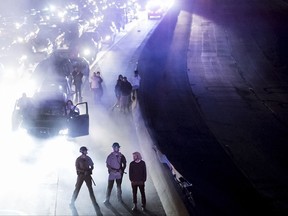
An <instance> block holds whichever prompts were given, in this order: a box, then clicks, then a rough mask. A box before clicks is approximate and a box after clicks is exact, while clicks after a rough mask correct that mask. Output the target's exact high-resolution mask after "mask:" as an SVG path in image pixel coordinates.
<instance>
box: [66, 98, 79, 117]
mask: <svg viewBox="0 0 288 216" xmlns="http://www.w3.org/2000/svg"><path fill="white" fill-rule="evenodd" d="M79 114H80V110H79V108H78V107H76V106H75V105H74V104H73V102H72V101H71V100H68V101H67V102H66V115H67V116H68V118H73V117H75V116H77V115H79Z"/></svg>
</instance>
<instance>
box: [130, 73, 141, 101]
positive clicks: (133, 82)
mask: <svg viewBox="0 0 288 216" xmlns="http://www.w3.org/2000/svg"><path fill="white" fill-rule="evenodd" d="M140 81H141V77H140V75H139V72H138V70H135V71H134V76H133V77H132V78H131V85H132V100H135V99H136V96H137V97H138V90H139V87H140Z"/></svg>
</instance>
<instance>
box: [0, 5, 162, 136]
mask: <svg viewBox="0 0 288 216" xmlns="http://www.w3.org/2000/svg"><path fill="white" fill-rule="evenodd" d="M44 2H45V1H44ZM56 2H57V1H56ZM146 3H147V2H146V0H139V2H137V1H136V0H125V1H122V0H121V1H120V0H118V1H111V2H108V1H105V2H102V1H92V0H81V1H75V2H73V1H67V3H66V4H64V5H61V6H58V7H55V6H52V5H49V7H48V6H47V5H45V7H43V5H41V8H37V9H36V8H33V9H30V10H28V11H26V13H25V14H24V15H23V16H20V17H19V16H18V17H17V20H18V22H17V23H18V24H17V25H16V24H15V23H16V22H15V19H16V17H9V19H8V17H0V18H1V19H2V21H3V22H1V23H0V25H1V26H0V34H1V37H0V38H2V33H3V32H2V31H1V27H2V28H3V29H4V26H5V25H8V23H9V25H11V26H10V27H11V28H7V26H6V27H5V28H6V30H7V29H8V30H9V31H11V34H10V39H11V40H9V41H10V42H9V43H4V44H1V45H2V46H1V50H0V68H1V70H2V71H1V76H2V74H9V75H12V74H14V76H11V78H12V79H18V78H20V77H21V76H23V74H24V73H26V74H27V72H28V71H29V70H30V79H31V80H33V82H34V83H35V86H33V89H35V91H33V94H32V95H31V96H28V98H26V99H27V100H28V101H29V104H28V105H29V112H28V113H27V114H25V113H23V106H21V100H20V99H19V100H17V101H16V103H15V106H14V110H13V113H12V129H13V130H17V129H19V128H25V129H26V130H27V131H28V132H29V133H31V134H38V135H39V134H40V135H49V136H50V135H58V134H65V135H69V136H72V137H77V136H84V135H88V134H89V113H88V103H87V102H81V103H79V104H76V106H77V107H78V109H79V110H80V111H81V112H80V114H79V115H77V116H73V118H70V116H67V112H66V109H65V106H66V102H67V100H73V97H74V91H73V90H72V87H71V86H72V81H71V75H72V72H73V68H74V67H81V71H82V72H83V73H84V75H86V77H89V70H90V69H89V65H91V64H92V63H93V62H94V61H95V60H96V57H97V54H98V52H99V51H100V50H101V49H102V46H105V45H106V46H110V45H112V44H113V43H114V42H115V37H116V34H117V33H118V32H119V31H121V29H124V28H125V25H126V24H127V22H131V21H133V19H137V11H138V10H139V9H140V8H141V5H145V6H146ZM148 5H149V4H148ZM154 5H155V4H153V9H152V7H151V10H148V18H149V19H150V18H151V17H159V18H161V17H162V16H163V14H164V9H163V8H162V6H161V10H158V9H159V8H157V7H156V9H154ZM142 7H143V6H142ZM149 7H150V6H149ZM153 10H156V11H155V12H153V14H151V13H152V12H151V11H153ZM8 20H10V22H8ZM4 21H5V22H4ZM13 23H14V25H12V24H13ZM12 26H14V27H15V28H16V26H17V30H20V29H21V32H22V37H20V36H19V35H18V34H14V33H12V32H18V31H17V30H15V28H13V27H12ZM19 32H20V31H19ZM23 32H25V34H24V33H23ZM6 33H7V32H6ZM8 35H9V34H8ZM8 35H7V37H8ZM11 35H12V36H13V37H11ZM20 38H21V39H20ZM8 59H9V60H11V61H8ZM8 63H10V65H9V67H8ZM10 67H11V68H10ZM12 67H14V68H12ZM20 69H21V70H20ZM5 78H7V76H6V77H4V79H5ZM1 79H3V77H1ZM30 87H32V86H30ZM21 99H22V98H21ZM76 125H77V130H76V129H75V128H76Z"/></svg>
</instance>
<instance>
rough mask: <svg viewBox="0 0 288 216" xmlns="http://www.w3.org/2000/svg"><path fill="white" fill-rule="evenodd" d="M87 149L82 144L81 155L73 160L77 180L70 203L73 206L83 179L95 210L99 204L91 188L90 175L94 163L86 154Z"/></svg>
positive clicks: (91, 180)
mask: <svg viewBox="0 0 288 216" xmlns="http://www.w3.org/2000/svg"><path fill="white" fill-rule="evenodd" d="M87 151H88V149H87V148H86V147H85V146H82V147H81V148H80V152H81V155H80V156H79V157H78V158H77V159H76V162H75V166H76V172H77V182H76V184H75V190H74V192H73V195H72V200H71V204H70V205H71V206H74V204H75V200H76V199H77V196H78V194H79V191H80V189H81V186H82V184H83V182H84V181H85V183H86V185H87V187H88V190H89V194H90V198H91V201H92V203H93V206H94V208H95V209H96V210H98V209H99V206H98V204H97V202H96V198H95V195H94V192H93V188H92V182H93V183H94V180H93V179H92V177H91V175H92V170H93V169H94V163H93V161H92V159H91V158H90V157H89V156H87ZM94 185H95V183H94Z"/></svg>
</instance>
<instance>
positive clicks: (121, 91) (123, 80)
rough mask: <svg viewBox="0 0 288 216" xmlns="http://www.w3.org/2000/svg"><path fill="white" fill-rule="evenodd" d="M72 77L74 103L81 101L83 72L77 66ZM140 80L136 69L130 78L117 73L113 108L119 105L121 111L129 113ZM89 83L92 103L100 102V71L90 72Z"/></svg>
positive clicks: (101, 93)
mask: <svg viewBox="0 0 288 216" xmlns="http://www.w3.org/2000/svg"><path fill="white" fill-rule="evenodd" d="M72 77H73V82H72V83H73V84H74V85H75V96H76V99H75V101H76V103H78V102H82V83H83V82H82V79H83V73H82V72H81V70H80V69H79V67H75V68H74V71H73V73H72ZM140 81H141V78H140V75H139V72H138V70H135V71H134V75H133V77H131V79H130V80H128V78H127V77H126V76H123V75H122V74H120V75H118V79H117V80H116V84H115V88H114V92H115V96H116V99H117V101H116V104H115V105H114V107H113V108H115V107H120V111H121V112H123V113H127V112H128V113H129V112H130V106H131V102H132V100H136V97H137V96H138V90H139V87H140ZM89 85H90V90H91V91H92V92H93V101H94V103H95V104H99V103H101V98H102V96H103V78H102V77H101V73H100V71H97V72H96V71H95V72H93V73H92V75H91V76H90V79H89Z"/></svg>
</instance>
